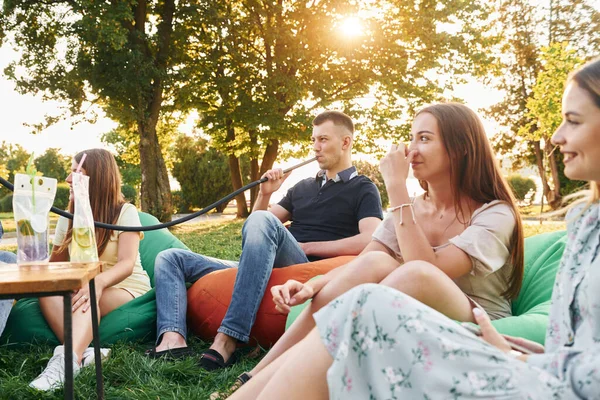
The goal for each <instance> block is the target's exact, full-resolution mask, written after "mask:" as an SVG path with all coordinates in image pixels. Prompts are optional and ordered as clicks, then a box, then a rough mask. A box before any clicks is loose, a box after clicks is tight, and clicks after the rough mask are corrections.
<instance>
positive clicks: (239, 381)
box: [210, 372, 252, 400]
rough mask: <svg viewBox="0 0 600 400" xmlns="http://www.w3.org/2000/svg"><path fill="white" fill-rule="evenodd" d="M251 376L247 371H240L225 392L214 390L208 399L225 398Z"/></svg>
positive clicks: (218, 399)
mask: <svg viewBox="0 0 600 400" xmlns="http://www.w3.org/2000/svg"><path fill="white" fill-rule="evenodd" d="M250 378H252V375H250V374H249V373H247V372H244V373H242V374H241V375H240V376H238V377H237V378H236V379H235V383H234V384H233V385H231V387H230V388H229V389H227V390H226V391H225V392H214V393H212V394H211V395H210V400H225V399H226V398H228V397H229V396H231V395H232V394H233V393H234V392H235V391H236V390H238V389H239V388H241V387H242V386H243V385H244V384H245V383H246V382H248V381H249V380H250Z"/></svg>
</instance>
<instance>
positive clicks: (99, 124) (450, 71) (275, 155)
mask: <svg viewBox="0 0 600 400" xmlns="http://www.w3.org/2000/svg"><path fill="white" fill-rule="evenodd" d="M0 41H1V42H0V45H1V46H0V68H1V72H2V73H1V75H0V121H1V125H0V143H1V144H0V176H2V177H5V178H7V179H8V180H10V181H12V179H13V178H14V174H15V173H18V172H21V171H24V169H25V167H26V165H27V163H28V161H29V160H30V158H31V154H32V153H33V154H34V156H33V159H34V160H35V165H36V167H37V170H38V172H39V173H40V174H43V175H46V176H52V177H55V178H57V179H58V180H59V181H64V179H65V177H66V175H67V173H68V171H69V167H70V163H71V157H72V156H73V155H74V154H75V153H76V152H78V151H80V150H84V149H86V148H91V147H104V148H108V149H110V150H111V151H112V152H113V154H115V156H116V157H117V160H118V163H119V166H120V167H121V171H122V174H123V184H124V185H123V193H124V194H125V196H126V197H127V198H128V199H129V200H130V201H132V202H134V203H135V204H136V205H137V206H138V207H139V208H140V209H142V210H144V211H147V212H149V213H151V214H153V215H155V216H157V217H158V218H159V219H161V220H163V221H166V220H169V219H171V218H172V217H173V215H174V214H177V213H187V212H190V211H193V210H195V209H198V208H201V207H203V206H206V205H207V204H210V203H212V202H213V201H215V200H216V199H218V198H220V197H222V196H224V195H225V194H228V193H229V192H231V191H233V190H234V189H236V188H239V187H241V186H242V185H244V184H246V183H248V182H250V181H254V180H256V179H258V178H259V177H260V175H262V173H263V172H264V171H265V170H267V169H269V168H271V167H273V166H283V167H286V166H290V165H292V164H294V163H296V162H297V161H298V160H301V159H304V158H307V157H309V156H310V148H311V147H310V134H311V120H312V118H313V117H314V116H315V115H316V114H318V113H319V112H320V111H323V110H325V109H337V110H342V111H344V112H346V113H348V114H349V115H350V116H352V117H353V118H354V119H355V121H356V122H357V135H356V146H355V154H356V156H355V157H354V159H355V160H356V161H359V163H358V164H359V169H360V170H361V172H363V173H365V174H367V175H368V176H370V177H371V178H372V179H373V180H374V181H375V182H376V184H378V186H379V188H380V190H381V189H384V188H383V185H382V183H383V182H382V181H381V179H380V176H379V175H378V172H377V159H378V158H379V157H380V156H381V155H382V154H383V152H385V151H386V148H387V146H388V145H389V143H391V142H396V141H401V140H402V141H406V140H407V135H408V131H409V126H410V125H409V124H410V121H411V118H412V116H413V115H414V113H415V111H416V110H418V109H419V108H420V107H422V106H424V105H426V104H430V103H433V102H437V101H460V102H464V103H465V104H467V105H468V106H470V107H471V108H473V109H474V110H476V111H477V112H478V114H479V115H480V116H481V118H482V119H483V121H484V124H485V126H486V130H487V134H488V137H489V138H490V141H491V142H492V144H493V146H494V150H495V152H496V155H497V157H498V159H499V160H500V162H501V163H502V167H503V170H504V172H505V174H506V176H507V177H509V180H510V182H511V184H512V186H513V188H514V190H515V194H516V195H517V197H518V198H519V199H520V201H521V205H522V214H523V216H524V217H525V218H526V219H531V218H537V217H538V216H539V212H540V210H541V209H542V207H541V204H539V203H544V204H546V205H547V208H553V209H556V208H558V207H560V204H561V199H562V198H563V197H564V196H565V195H567V194H568V193H571V192H573V191H575V190H578V189H579V188H580V187H581V182H569V181H567V180H566V178H565V177H564V175H563V174H562V155H561V154H560V152H558V151H553V150H554V147H553V146H552V145H551V144H550V141H549V138H550V136H551V135H552V133H553V132H554V130H555V129H556V128H557V127H558V125H559V124H560V123H561V115H560V104H561V95H562V91H563V88H564V82H565V79H566V77H567V74H568V72H569V71H572V70H573V69H574V68H576V67H577V66H578V65H581V64H582V63H583V62H585V61H586V60H588V59H590V58H592V57H594V56H597V55H598V49H599V48H600V2H599V1H597V0H531V1H527V0H482V1H474V0H441V1H433V0H360V1H352V0H347V1H342V0H306V1H294V0H223V1H218V2H216V1H212V0H181V1H177V0H161V1H152V0H135V1H134V0H120V1H110V2H109V1H94V0H64V1H63V0H51V1H50V0H47V1H28V0H4V1H3V2H2V14H1V15H0ZM316 168H317V166H316V164H314V163H313V164H311V165H309V166H306V167H303V168H302V169H299V170H297V171H295V172H294V173H293V174H292V177H291V178H290V179H289V180H288V181H287V182H286V187H289V186H290V185H292V184H293V183H294V182H296V181H297V180H299V179H302V178H304V177H308V176H313V175H314V174H315V173H316V172H317V170H316ZM411 185H412V187H413V188H415V191H417V190H418V188H417V185H416V183H415V182H414V181H412V183H411ZM283 190H285V188H284V189H283ZM283 190H282V191H281V192H280V193H279V196H281V195H282V192H283ZM255 195H256V193H255V192H254V193H251V194H248V198H247V199H246V198H242V197H240V198H238V200H239V201H236V202H235V203H232V205H231V207H230V208H229V209H228V210H225V214H226V215H229V216H230V219H225V220H222V219H218V218H215V219H211V220H208V221H207V222H203V223H192V224H185V225H182V226H180V227H178V228H175V229H174V230H173V232H174V233H175V235H177V236H178V237H179V238H180V239H181V240H182V241H183V242H184V243H186V245H188V246H189V247H190V248H191V249H192V250H193V251H196V252H199V253H203V254H207V255H210V256H215V257H221V258H228V259H236V258H237V257H239V254H240V251H241V249H240V229H241V225H242V223H243V219H234V217H236V216H237V217H241V218H243V217H245V216H247V215H248V212H249V210H250V209H251V205H252V201H253V200H254V198H255ZM383 198H384V200H385V193H383ZM67 200H68V189H67V188H66V187H65V186H64V184H63V185H62V188H61V189H59V192H58V194H57V199H56V205H57V206H59V207H61V206H62V207H64V206H66V202H67ZM273 200H274V201H276V200H277V197H274V198H273ZM10 204H11V199H10V193H9V192H8V191H7V190H5V189H2V190H0V211H2V214H0V217H2V220H3V223H4V225H5V228H7V229H6V230H7V231H9V235H10V234H11V232H10V231H11V230H14V226H11V219H12V214H11V212H10ZM217 215H223V214H217ZM52 221H53V222H55V221H56V218H55V217H54V216H53V217H52ZM563 228H564V224H563V223H562V222H556V221H547V222H544V223H543V224H542V225H540V221H537V220H536V221H529V223H528V224H526V225H525V232H526V236H531V235H533V234H537V233H540V232H544V231H548V230H556V229H563ZM5 248H8V249H9V250H13V251H14V250H15V248H14V246H13V245H8V247H6V246H5ZM191 346H192V347H194V348H195V349H197V350H200V349H202V348H204V347H206V343H204V342H202V341H200V340H198V339H193V340H192V342H191ZM147 347H148V343H135V344H131V343H123V344H119V345H117V346H115V347H113V355H112V356H111V359H110V360H109V361H107V363H106V365H105V367H106V369H105V381H106V389H107V398H140V399H149V398H154V399H156V398H197V399H206V398H207V397H208V394H209V393H211V392H212V391H213V390H216V389H223V388H226V387H228V385H230V384H231V382H232V381H233V379H234V378H235V376H236V375H237V374H239V373H240V372H242V371H243V370H246V369H249V368H250V367H251V365H252V364H253V363H255V362H256V361H255V360H252V359H244V361H243V362H242V364H241V365H240V366H236V368H234V369H231V370H227V371H224V372H222V373H219V374H208V373H206V372H204V371H201V370H200V369H199V368H198V367H197V366H196V364H195V361H194V360H184V361H180V362H177V363H173V364H169V363H163V362H156V361H150V360H147V359H145V358H144V357H143V355H142V353H143V350H144V349H145V348H147ZM50 354H51V349H50V348H49V347H47V346H45V345H44V344H36V345H32V346H31V347H28V348H25V349H13V348H7V347H0V399H3V398H11V399H12V398H60V397H61V396H62V392H61V391H57V392H54V393H47V394H39V393H35V392H33V391H31V390H29V389H26V387H27V384H28V383H29V381H31V380H32V379H33V378H34V377H35V376H36V375H37V374H38V373H39V372H40V371H41V369H43V367H44V366H45V364H46V363H47V361H48V359H49V357H50ZM93 381H94V374H93V370H91V371H90V370H84V371H83V372H82V374H81V376H80V377H79V378H78V379H77V380H76V393H77V395H78V396H79V397H81V398H88V397H92V396H93V393H94V384H93Z"/></svg>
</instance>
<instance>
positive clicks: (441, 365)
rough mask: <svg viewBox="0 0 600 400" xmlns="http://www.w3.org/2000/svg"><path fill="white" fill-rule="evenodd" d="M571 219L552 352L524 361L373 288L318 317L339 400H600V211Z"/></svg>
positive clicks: (549, 343)
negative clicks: (331, 359)
mask: <svg viewBox="0 0 600 400" xmlns="http://www.w3.org/2000/svg"><path fill="white" fill-rule="evenodd" d="M580 212H581V209H580V208H579V209H575V210H572V212H571V213H570V214H569V216H567V219H569V217H572V216H578V217H577V219H576V220H575V221H573V222H571V223H569V224H568V225H569V226H568V229H569V242H568V244H567V249H566V250H565V254H564V255H563V259H562V262H561V266H560V269H559V272H558V275H557V280H556V284H555V287H554V292H553V300H552V308H551V311H550V323H549V329H548V331H547V335H546V353H544V354H539V355H532V356H530V357H529V359H528V362H522V361H519V360H517V359H515V358H512V357H511V356H509V355H506V354H505V353H503V352H501V351H499V350H497V349H496V348H495V347H493V346H491V345H489V344H487V343H485V342H484V341H482V340H481V339H479V338H477V337H476V336H475V335H473V334H471V333H470V332H468V331H467V330H466V329H464V328H462V327H461V326H460V325H458V324H457V323H456V322H455V321H453V320H451V319H449V318H447V317H445V316H444V315H442V314H440V313H439V312H437V311H435V310H433V309H431V308H429V307H427V306H425V305H423V304H422V303H419V302H418V301H416V300H414V299H412V298H411V297H409V296H407V295H405V294H403V293H401V292H399V291H397V290H394V289H392V288H388V287H384V286H379V285H373V284H367V285H361V286H358V287H357V288H354V289H353V290H351V291H349V292H348V293H346V294H345V295H343V296H341V297H339V298H337V299H336V300H334V301H332V302H331V303H329V304H328V305H327V306H326V307H324V308H323V309H322V310H320V311H319V312H318V313H316V314H315V320H316V322H317V327H318V329H319V332H320V335H321V338H322V340H323V343H324V344H325V346H326V348H327V350H328V351H329V353H330V354H331V356H332V357H333V359H334V360H333V364H332V365H331V367H330V368H329V370H328V372H327V382H328V386H329V398H330V399H332V400H334V399H344V400H350V399H361V400H362V399H365V400H367V399H368V400H385V399H432V400H438V399H440V400H442V399H480V398H481V399H536V400H537V399H539V400H542V399H543V400H546V399H556V400H563V399H565V400H568V399H600V257H596V256H597V255H598V253H600V248H599V243H600V219H599V213H600V205H599V204H598V203H595V204H593V205H592V206H591V207H589V208H588V209H586V210H585V211H584V212H583V214H582V215H578V214H579V213H580Z"/></svg>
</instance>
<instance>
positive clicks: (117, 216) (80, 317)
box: [30, 149, 151, 390]
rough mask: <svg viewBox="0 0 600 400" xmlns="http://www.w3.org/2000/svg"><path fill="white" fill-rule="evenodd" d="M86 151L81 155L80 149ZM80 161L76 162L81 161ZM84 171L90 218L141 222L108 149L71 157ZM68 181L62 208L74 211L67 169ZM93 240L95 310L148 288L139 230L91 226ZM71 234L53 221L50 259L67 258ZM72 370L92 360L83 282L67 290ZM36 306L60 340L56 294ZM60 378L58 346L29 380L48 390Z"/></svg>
mask: <svg viewBox="0 0 600 400" xmlns="http://www.w3.org/2000/svg"><path fill="white" fill-rule="evenodd" d="M84 154H86V157H85V159H83V155H84ZM82 160H84V161H83V165H80V163H82ZM78 167H79V168H80V172H81V173H83V174H84V175H87V176H88V177H89V188H90V190H89V199H90V206H91V209H92V215H93V217H94V220H95V221H98V222H104V223H109V224H117V225H126V226H141V223H140V219H139V216H138V213H137V210H136V208H135V206H134V205H132V204H130V203H127V202H126V201H125V199H124V198H123V194H122V193H121V175H120V173H119V168H118V166H117V163H116V161H115V159H114V157H113V156H112V154H110V153H109V152H108V151H106V150H102V149H90V150H85V151H82V152H80V153H78V154H77V155H75V157H74V158H73V162H72V166H71V168H72V172H76V170H77V169H78ZM67 182H68V183H69V186H70V187H71V196H70V199H69V207H68V210H69V211H70V212H71V213H73V211H74V196H73V186H72V173H71V174H69V176H68V177H67ZM95 233H96V243H97V247H98V256H99V259H100V261H103V262H104V269H103V272H102V273H100V274H99V275H98V276H97V277H96V279H95V285H96V297H97V302H98V304H97V307H98V310H99V312H98V315H99V316H100V317H103V316H105V315H106V314H108V313H110V312H111V311H113V310H114V309H116V308H118V307H120V306H121V305H123V304H125V303H127V302H128V301H131V300H133V299H134V298H136V297H139V296H141V295H143V294H144V293H146V292H147V291H149V290H150V288H151V287H150V279H149V277H148V274H147V273H146V271H144V270H143V269H142V264H141V261H140V254H139V242H140V240H141V239H142V238H143V233H141V232H140V233H138V232H122V231H110V230H106V229H102V228H96V230H95ZM72 240H73V223H72V221H71V220H68V219H66V218H64V217H61V218H60V219H59V220H58V223H57V225H56V230H55V235H54V241H53V245H54V247H53V249H52V255H51V256H50V261H68V260H69V251H70V248H71V242H72ZM72 305H73V307H72V312H73V353H74V354H73V371H74V373H77V372H78V371H79V370H80V368H81V367H82V366H83V365H88V364H89V363H90V362H92V361H93V357H94V352H93V348H91V347H90V348H88V345H89V344H90V342H91V341H92V321H91V318H90V315H89V312H88V311H89V309H90V307H92V306H93V305H92V304H90V296H89V289H88V287H87V285H85V286H84V287H83V288H81V289H80V290H79V291H77V292H76V293H74V294H73V300H72ZM40 308H41V309H42V313H43V314H44V317H45V318H46V321H47V322H48V325H50V328H51V329H52V331H53V332H54V334H55V335H56V337H57V338H58V340H59V341H61V342H63V341H64V327H63V300H62V297H43V298H40ZM63 381H64V347H63V346H62V345H61V346H58V347H57V348H56V349H55V350H54V355H53V357H52V358H51V359H50V361H49V362H48V366H47V367H46V369H45V370H44V371H43V372H42V373H41V374H40V375H39V376H38V377H37V378H36V379H35V380H34V381H33V382H31V384H30V386H31V387H34V388H36V389H39V390H51V389H55V388H57V387H59V386H60V385H62V383H63Z"/></svg>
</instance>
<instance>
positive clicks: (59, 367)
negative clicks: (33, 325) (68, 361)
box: [29, 346, 81, 391]
mask: <svg viewBox="0 0 600 400" xmlns="http://www.w3.org/2000/svg"><path fill="white" fill-rule="evenodd" d="M80 369H81V367H80V366H79V363H78V362H77V354H75V353H73V378H74V377H75V376H77V374H78V373H79V370H80ZM64 382H65V347H64V346H57V347H56V348H55V349H54V354H53V355H52V358H51V359H50V361H48V365H47V366H46V369H44V372H42V373H41V374H40V375H39V376H38V377H37V378H35V379H34V380H33V382H31V383H30V384H29V386H31V387H32V388H34V389H37V390H44V391H45V390H54V389H57V388H59V387H61V386H62V385H63V383H64Z"/></svg>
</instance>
